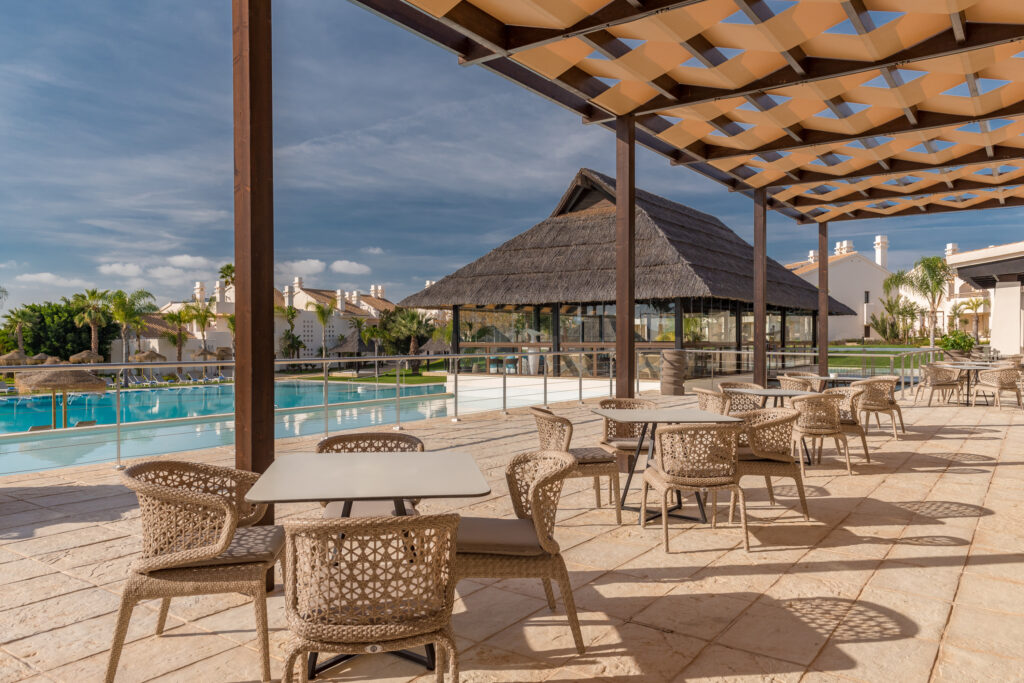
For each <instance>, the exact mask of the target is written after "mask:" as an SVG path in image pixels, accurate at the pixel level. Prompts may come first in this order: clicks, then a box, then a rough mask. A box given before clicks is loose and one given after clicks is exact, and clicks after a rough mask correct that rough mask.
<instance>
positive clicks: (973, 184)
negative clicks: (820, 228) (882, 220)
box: [789, 176, 1024, 210]
mask: <svg viewBox="0 0 1024 683" xmlns="http://www.w3.org/2000/svg"><path fill="white" fill-rule="evenodd" d="M1015 185H1024V177H1021V176H1016V177H1015V178H1013V179H1012V180H1007V181H1006V182H1003V183H986V182H983V181H981V180H968V179H967V178H957V179H956V180H949V181H946V180H940V181H938V182H936V183H933V184H931V185H928V186H927V187H923V188H920V189H917V190H914V191H913V192H900V191H899V190H895V189H889V188H885V187H867V188H862V189H861V190H855V191H851V192H849V193H847V194H845V195H842V196H839V197H833V198H831V199H816V198H814V197H807V196H805V195H800V196H797V197H793V198H792V199H790V200H789V203H790V204H792V205H793V206H796V207H797V208H800V209H808V210H809V209H813V208H816V207H821V208H826V209H827V208H828V207H830V206H835V205H836V204H838V203H840V202H849V201H858V200H857V198H855V197H854V195H857V194H861V195H862V196H863V198H864V199H878V200H881V199H906V198H907V197H917V196H919V195H930V194H931V195H938V194H949V193H951V192H953V193H957V192H968V191H970V190H992V189H996V188H1000V187H1013V186H1015Z"/></svg>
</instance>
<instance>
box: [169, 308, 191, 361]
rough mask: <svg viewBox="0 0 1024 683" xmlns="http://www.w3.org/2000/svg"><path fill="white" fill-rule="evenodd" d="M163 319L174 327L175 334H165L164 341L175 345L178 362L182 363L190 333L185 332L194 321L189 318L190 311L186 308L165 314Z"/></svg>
mask: <svg viewBox="0 0 1024 683" xmlns="http://www.w3.org/2000/svg"><path fill="white" fill-rule="evenodd" d="M163 318H164V322H166V323H167V324H168V325H171V326H173V327H174V331H173V332H165V333H164V339H166V340H167V341H169V342H171V343H172V344H174V348H175V349H176V350H177V352H178V362H179V363H180V362H181V352H182V350H184V348H185V342H186V341H188V332H187V331H185V328H186V327H187V326H188V324H189V323H190V322H192V319H191V318H189V313H188V310H187V309H185V308H182V309H181V310H177V311H171V312H170V313H164V316H163ZM178 374H179V375H180V374H181V368H178Z"/></svg>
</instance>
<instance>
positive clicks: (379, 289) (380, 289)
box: [374, 285, 384, 299]
mask: <svg viewBox="0 0 1024 683" xmlns="http://www.w3.org/2000/svg"><path fill="white" fill-rule="evenodd" d="M374 296H375V297H377V298H378V299H383V298H384V285H377V293H376V294H374Z"/></svg>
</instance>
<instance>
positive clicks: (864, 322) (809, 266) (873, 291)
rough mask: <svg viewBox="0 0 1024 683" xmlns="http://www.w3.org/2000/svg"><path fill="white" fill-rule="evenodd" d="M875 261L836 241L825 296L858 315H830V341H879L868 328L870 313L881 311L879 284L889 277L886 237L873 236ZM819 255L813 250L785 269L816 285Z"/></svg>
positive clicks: (848, 245)
mask: <svg viewBox="0 0 1024 683" xmlns="http://www.w3.org/2000/svg"><path fill="white" fill-rule="evenodd" d="M874 247H875V258H874V260H872V259H870V258H868V257H867V256H865V255H864V254H862V253H860V252H859V251H857V250H855V249H854V248H853V242H852V241H851V240H843V241H841V242H836V246H835V251H834V253H832V254H831V255H829V256H828V293H829V295H830V296H832V297H833V298H834V299H836V300H838V301H841V302H842V303H844V304H846V305H847V306H849V307H850V308H852V309H853V310H855V311H857V312H858V315H856V316H850V315H830V316H829V317H828V338H829V341H838V340H842V339H863V338H876V339H877V338H878V334H877V333H876V332H875V331H874V330H872V329H871V323H870V321H871V314H872V313H878V312H881V310H882V308H881V306H880V305H879V303H878V302H879V299H881V298H882V296H883V291H882V283H883V282H884V281H885V278H887V277H888V276H889V274H890V273H889V270H888V250H889V240H888V238H887V237H886V236H885V235H876V236H875V243H874ZM820 258H821V256H820V255H819V254H818V250H817V249H812V250H811V251H810V253H809V254H808V255H807V259H806V260H803V261H798V262H796V263H789V264H787V265H786V268H788V269H789V270H791V271H793V273H794V274H795V275H799V276H800V277H802V278H803V279H804V280H807V281H808V282H810V283H811V284H812V285H814V286H815V287H817V285H818V264H819V262H820Z"/></svg>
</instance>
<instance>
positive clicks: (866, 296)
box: [864, 289, 871, 304]
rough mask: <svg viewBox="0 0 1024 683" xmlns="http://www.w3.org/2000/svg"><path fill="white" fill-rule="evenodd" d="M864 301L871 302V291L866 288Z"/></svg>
mask: <svg viewBox="0 0 1024 683" xmlns="http://www.w3.org/2000/svg"><path fill="white" fill-rule="evenodd" d="M864 303H866V304H869V303H871V292H869V291H868V290H866V289H865V290H864Z"/></svg>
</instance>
